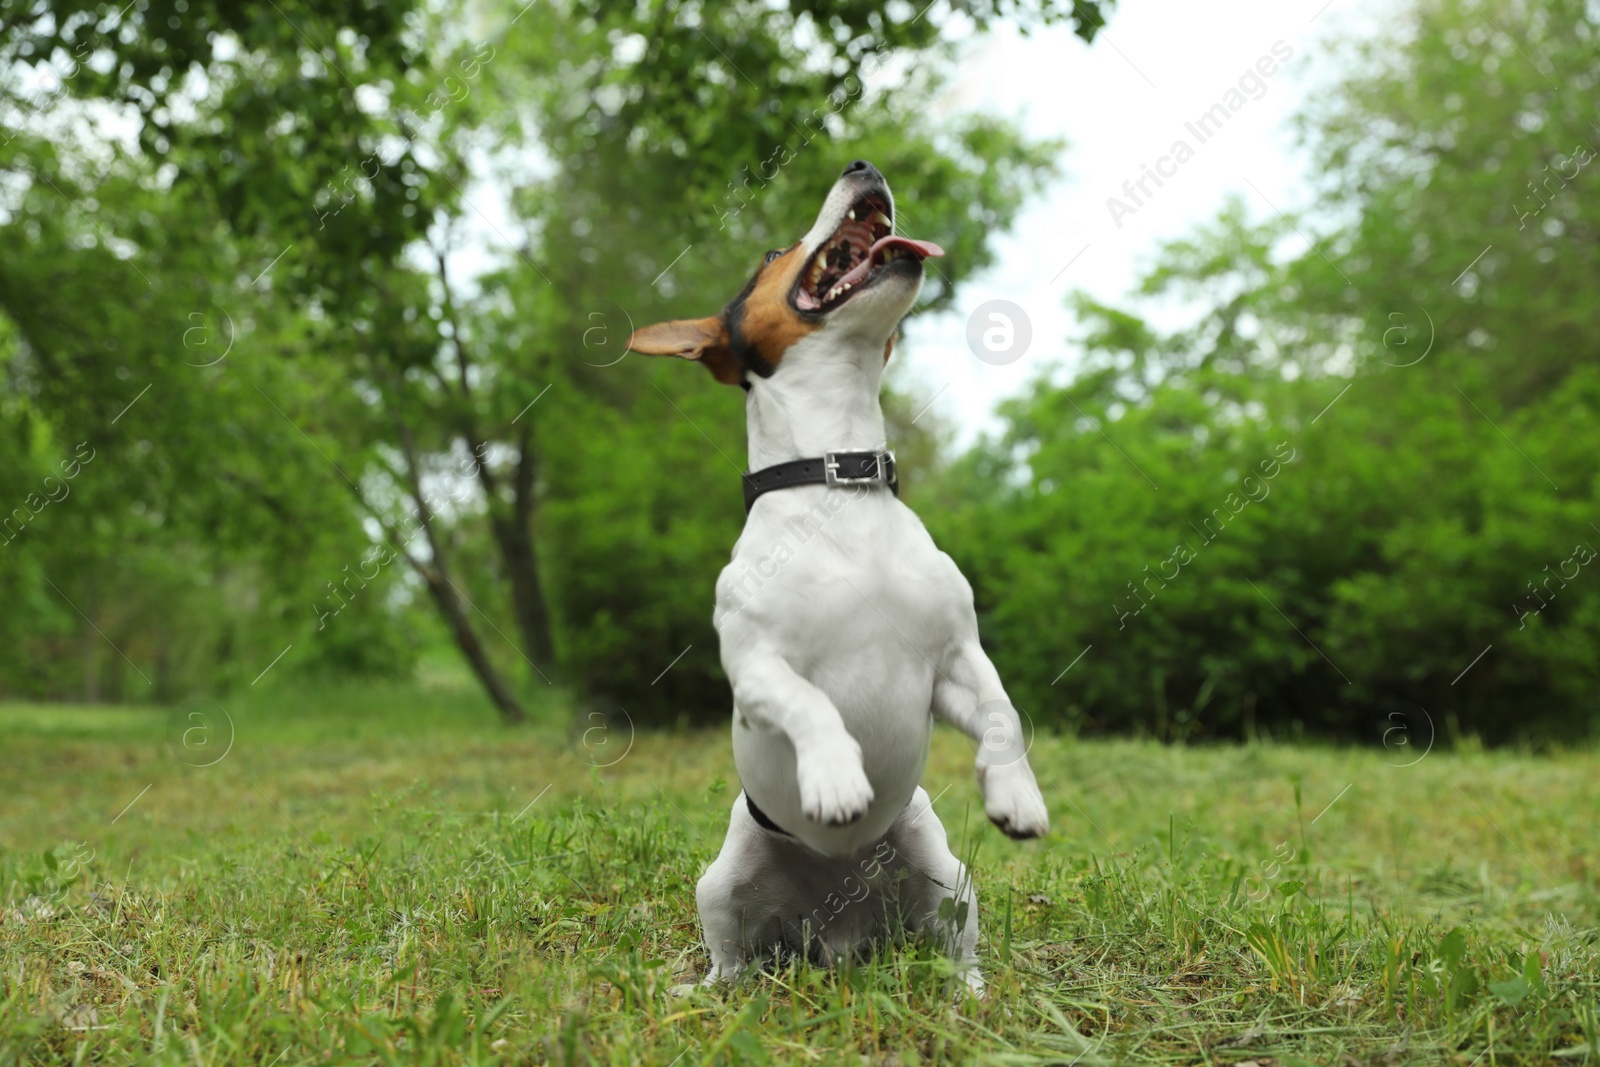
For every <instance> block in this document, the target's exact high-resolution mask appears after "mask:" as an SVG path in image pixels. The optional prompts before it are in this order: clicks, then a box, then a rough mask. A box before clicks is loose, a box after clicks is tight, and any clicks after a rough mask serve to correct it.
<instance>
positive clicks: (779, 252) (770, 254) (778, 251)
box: [762, 248, 783, 266]
mask: <svg viewBox="0 0 1600 1067" xmlns="http://www.w3.org/2000/svg"><path fill="white" fill-rule="evenodd" d="M781 255H783V249H781V248H774V249H773V250H772V251H770V252H768V253H767V258H766V259H764V260H762V265H763V266H765V265H766V264H768V263H771V262H772V261H773V260H775V259H777V258H778V257H779V256H781Z"/></svg>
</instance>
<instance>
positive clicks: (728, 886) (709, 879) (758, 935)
mask: <svg viewBox="0 0 1600 1067" xmlns="http://www.w3.org/2000/svg"><path fill="white" fill-rule="evenodd" d="M774 868H775V864H774V855H773V849H772V847H771V844H770V842H769V841H768V840H767V838H766V831H764V830H762V829H761V827H760V826H758V825H757V824H756V821H755V819H753V818H752V817H751V816H750V811H749V808H748V807H747V806H746V804H745V798H744V794H743V793H740V794H739V796H738V798H737V799H735V800H734V802H733V811H732V814H731V816H730V817H729V819H728V836H727V838H726V839H724V841H723V842H722V851H721V852H719V853H718V854H717V858H716V859H715V860H713V861H712V862H711V866H710V867H707V868H706V873H705V874H703V875H701V876H700V882H699V884H698V885H697V886H696V887H695V903H696V904H697V905H698V907H699V911H700V932H701V936H703V937H704V938H705V944H706V952H707V953H709V954H710V956H711V967H710V969H709V970H708V971H707V972H706V977H705V982H704V984H706V985H712V984H714V983H717V982H733V981H737V980H738V978H739V977H740V976H741V975H742V974H743V973H744V970H745V968H746V966H748V965H749V962H750V959H751V958H752V957H753V956H757V955H759V954H760V953H761V952H763V951H764V950H766V949H768V948H771V947H773V946H774V945H775V944H776V943H777V942H778V940H779V939H780V937H781V926H780V923H779V919H778V915H777V914H775V912H774V909H773V908H772V906H771V903H770V901H771V900H772V891H771V889H772V883H773V882H775V881H777V880H778V879H779V878H780V877H781V874H780V872H779V871H777V870H775V869H774Z"/></svg>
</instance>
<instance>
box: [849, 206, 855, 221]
mask: <svg viewBox="0 0 1600 1067" xmlns="http://www.w3.org/2000/svg"><path fill="white" fill-rule="evenodd" d="M850 217H851V218H852V219H853V218H855V217H856V209H855V208H851V209H850Z"/></svg>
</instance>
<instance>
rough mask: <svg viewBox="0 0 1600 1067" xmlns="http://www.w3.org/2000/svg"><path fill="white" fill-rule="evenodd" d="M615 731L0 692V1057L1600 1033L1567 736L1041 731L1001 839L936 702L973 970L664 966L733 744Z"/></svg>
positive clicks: (1570, 1059)
mask: <svg viewBox="0 0 1600 1067" xmlns="http://www.w3.org/2000/svg"><path fill="white" fill-rule="evenodd" d="M546 712H547V715H548V721H549V722H551V723H554V722H557V721H559V720H560V719H561V717H562V716H561V712H560V710H559V709H557V708H553V707H552V708H547V709H546ZM629 734H630V731H629V730H628V729H627V727H626V726H625V725H623V726H616V727H613V728H611V729H610V730H609V731H607V730H605V729H602V728H601V727H599V726H598V725H595V726H594V727H593V728H592V729H591V730H590V731H589V732H587V733H579V732H578V731H576V730H573V731H568V730H566V729H564V728H562V727H557V726H552V725H547V726H544V727H535V728H531V729H528V730H522V731H508V730H504V729H501V728H500V727H498V726H497V725H496V724H495V722H494V721H493V719H492V716H490V714H489V713H488V712H487V710H486V709H485V707H484V706H483V705H482V703H481V702H480V701H479V700H478V699H477V698H476V697H474V696H472V695H470V694H467V693H464V692H457V691H455V690H450V689H435V690H422V689H412V690H404V691H399V690H385V689H379V690H367V691H352V690H339V691H335V692H323V693H315V692H310V691H308V692H304V693H292V692H283V691H280V692H278V693H276V694H264V695H262V696H259V697H256V698H255V700H254V701H253V702H244V701H241V702H238V703H234V702H229V703H228V705H227V707H226V709H225V711H224V710H219V709H217V708H216V706H215V705H210V706H207V705H195V706H193V707H186V708H182V709H179V710H178V711H177V712H173V713H157V712H145V711H132V710H125V709H107V708H60V707H49V708H43V707H35V706H15V705H14V706H0V737H3V738H4V741H3V746H4V755H3V756H0V908H3V911H0V1063H10V1062H25V1063H28V1062H39V1063H54V1062H63V1063H64V1062H69V1061H70V1062H78V1063H83V1062H113V1063H118V1064H121V1063H126V1062H129V1061H130V1060H137V1061H141V1062H142V1061H157V1062H171V1063H175V1064H176V1063H195V1064H211V1063H253V1064H268V1063H270V1064H279V1065H289V1064H298V1063H328V1062H335V1063H341V1062H349V1061H359V1062H380V1061H381V1062H395V1063H400V1062H404V1063H424V1062H444V1063H456V1062H485V1063H486V1062H497V1061H501V1060H504V1061H506V1062H529V1061H532V1062H553V1063H591V1062H593V1063H618V1064H620V1063H659V1064H672V1063H677V1064H681V1065H688V1064H700V1063H706V1064H709V1063H735V1062H737V1063H764V1062H815V1063H849V1064H862V1063H874V1064H876V1063H890V1064H915V1063H927V1062H940V1063H973V1062H986V1063H1035V1062H1038V1063H1072V1062H1076V1063H1079V1064H1084V1065H1093V1064H1114V1063H1142V1062H1160V1063H1219V1064H1221V1063H1243V1062H1246V1061H1254V1062H1256V1063H1258V1064H1266V1063H1269V1062H1276V1063H1278V1064H1284V1065H1287V1064H1293V1063H1300V1062H1306V1063H1336V1064H1344V1063H1356V1064H1369V1063H1371V1064H1394V1063H1409V1062H1418V1063H1453V1064H1460V1065H1463V1067H1465V1065H1468V1064H1504V1063H1535V1062H1561V1063H1581V1062H1588V1063H1591V1064H1594V1063H1600V934H1597V931H1596V927H1597V926H1600V897H1597V894H1596V884H1597V879H1600V847H1597V842H1596V836H1597V835H1596V828H1597V827H1600V756H1597V754H1596V753H1594V752H1591V751H1579V752H1564V753H1555V754H1546V755H1539V756H1534V755H1529V754H1525V753H1512V752H1484V751H1482V750H1480V749H1479V748H1477V747H1476V746H1474V745H1472V744H1470V743H1467V744H1462V745H1457V746H1456V747H1455V748H1454V749H1453V750H1452V751H1443V750H1437V749H1436V750H1434V751H1431V752H1428V753H1427V754H1426V755H1425V756H1422V752H1423V747H1422V745H1421V744H1414V745H1410V746H1404V747H1401V746H1396V747H1395V748H1392V749H1389V750H1385V749H1381V748H1374V749H1370V750H1354V749H1331V748H1296V747H1285V746H1278V745H1271V744H1258V745H1253V746H1248V747H1227V748H1223V747H1217V748H1188V749H1185V748H1169V747H1163V746H1160V745H1156V744H1153V743H1145V742H1134V741H1093V742H1082V741H1074V740H1070V739H1055V738H1047V737H1043V736H1041V737H1040V738H1039V739H1038V740H1037V743H1036V744H1035V746H1034V750H1033V757H1032V758H1033V761H1034V766H1035V769H1036V770H1037V772H1038V776H1039V780H1040V784H1041V785H1042V786H1043V788H1044V791H1045V797H1046V800H1047V801H1048V802H1049V804H1050V807H1051V817H1052V830H1051V834H1050V836H1049V837H1048V838H1047V839H1045V840H1043V841H1040V842H1034V843H1029V844H1023V845H1018V844H1015V843H1012V842H1010V841H1008V840H1006V839H1005V838H1004V837H1002V836H1001V835H1000V834H999V833H998V832H997V831H996V830H994V829H993V828H992V827H990V826H989V825H988V824H987V823H986V822H985V821H984V819H983V816H982V805H981V803H980V802H979V800H978V794H977V789H976V786H975V784H974V781H973V777H972V767H971V764H972V752H971V748H970V745H969V744H968V743H967V742H965V741H964V740H963V739H962V738H960V737H957V736H955V735H954V734H952V733H950V732H948V731H943V730H941V731H940V732H939V734H938V735H937V736H936V740H935V745H934V750H933V756H932V759H931V761H930V765H929V770H928V773H927V775H926V778H925V785H926V786H927V788H928V790H929V792H930V793H931V794H934V795H936V796H937V797H938V799H937V804H936V807H937V810H938V811H939V813H940V815H941V817H942V818H943V819H944V821H945V824H946V826H947V827H948V828H949V829H950V833H951V837H952V839H953V841H954V842H955V843H956V845H957V851H958V852H959V853H960V854H961V855H962V856H963V857H965V858H967V860H968V862H969V864H970V865H971V866H972V867H973V868H974V870H975V872H976V880H977V886H978V892H979V898H980V906H981V909H982V919H983V940H982V944H981V945H980V952H981V953H982V955H983V959H984V966H985V971H986V975H987V978H988V982H989V996H988V998H987V999H986V1000H984V1001H981V1002H980V1001H974V1000H971V999H969V998H966V997H964V996H963V995H961V993H960V986H959V983H958V982H955V981H953V979H952V977H951V971H950V968H949V967H948V966H947V965H945V963H944V962H943V960H941V959H940V958H939V957H938V955H937V954H936V953H935V952H933V951H931V950H930V949H929V947H928V946H926V945H921V944H915V943H911V944H902V945H896V946H893V947H889V948H886V949H884V950H883V951H882V952H881V953H880V954H879V955H878V956H876V957H875V958H873V959H871V960H868V961H864V962H862V963H860V964H857V965H855V966H853V967H850V968H847V969H845V970H842V971H835V972H830V971H826V970H821V969H817V968H813V967H808V966H804V965H800V964H795V963H786V964H782V965H776V966H770V967H769V968H768V969H767V970H766V971H765V972H764V973H763V974H761V975H760V976H759V977H757V978H755V979H753V980H752V981H750V982H748V983H747V984H746V985H744V986H742V987H739V988H737V989H733V990H728V991H721V990H718V991H701V990H698V989H690V990H685V989H684V988H682V987H684V986H685V985H687V984H689V983H693V982H695V981H696V980H697V979H698V978H699V977H700V975H701V974H702V973H703V971H704V968H705V958H704V954H703V952H702V950H701V948H700V946H699V944H698V932H697V929H696V921H695V912H694V894H693V884H694V881H695V879H696V878H697V877H698V875H699V873H700V872H701V870H702V869H703V868H704V866H705V865H706V864H707V862H708V861H709V860H710V858H711V857H712V856H713V855H714V853H715V851H716V849H717V847H718V846H719V844H720V843H721V840H722V831H723V828H724V826H725V825H726V820H727V811H728V806H729V804H730V802H731V800H732V799H733V797H734V796H735V795H736V794H737V791H738V785H737V777H736V775H735V772H734V768H733V765H732V759H731V755H730V752H729V749H728V743H727V737H726V734H725V733H724V732H722V731H715V732H709V733H680V734H671V733H666V734H645V733H639V734H638V735H637V736H634V737H630V736H629ZM1419 756H1421V757H1422V758H1420V760H1418V757H1419ZM1413 761H1416V762H1413ZM208 764H209V765H208ZM597 764H608V766H597ZM1405 764H1410V765H1409V766H1406V765H1405ZM674 987H679V988H676V989H675V988H674Z"/></svg>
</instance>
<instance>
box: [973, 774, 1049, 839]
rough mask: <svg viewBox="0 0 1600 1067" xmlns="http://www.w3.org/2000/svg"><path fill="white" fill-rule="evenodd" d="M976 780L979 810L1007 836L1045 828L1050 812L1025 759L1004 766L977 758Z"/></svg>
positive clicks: (1026, 835)
mask: <svg viewBox="0 0 1600 1067" xmlns="http://www.w3.org/2000/svg"><path fill="white" fill-rule="evenodd" d="M978 784H979V785H980V786H982V787H983V813H984V814H985V815H987V816H989V821H990V822H992V823H994V824H995V825H996V826H998V827H999V828H1000V831H1001V832H1002V833H1004V834H1005V835H1006V836H1007V837H1014V838H1016V839H1017V840H1018V841H1024V840H1026V839H1028V838H1030V837H1043V836H1044V835H1045V833H1046V832H1048V831H1049V829H1050V813H1049V812H1047V811H1046V810H1045V807H1044V797H1042V796H1041V795H1040V794H1039V783H1038V782H1036V781H1035V780H1034V777H1033V771H1032V769H1031V768H1029V766H1028V764H1027V763H1026V762H1020V763H1012V764H1007V765H1004V766H990V765H988V764H985V763H982V762H980V763H979V764H978Z"/></svg>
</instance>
